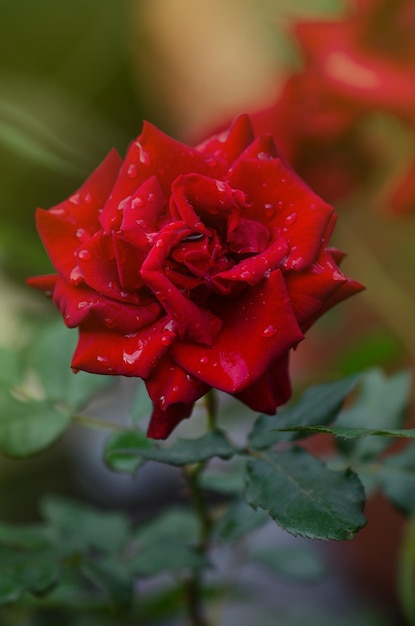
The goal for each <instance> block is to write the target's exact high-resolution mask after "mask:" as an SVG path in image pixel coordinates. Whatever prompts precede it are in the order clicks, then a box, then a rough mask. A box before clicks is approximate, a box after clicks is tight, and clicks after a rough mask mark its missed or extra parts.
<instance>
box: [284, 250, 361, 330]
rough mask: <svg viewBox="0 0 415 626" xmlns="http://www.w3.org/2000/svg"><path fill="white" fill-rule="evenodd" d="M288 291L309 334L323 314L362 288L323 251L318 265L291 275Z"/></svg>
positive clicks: (287, 275)
mask: <svg viewBox="0 0 415 626" xmlns="http://www.w3.org/2000/svg"><path fill="white" fill-rule="evenodd" d="M285 278H286V285H287V290H288V293H289V296H290V300H291V304H292V306H293V309H294V311H295V315H296V318H297V320H298V323H299V325H300V327H301V329H302V330H303V331H304V332H305V331H306V330H307V329H308V328H309V327H310V326H311V325H312V324H313V323H314V322H315V321H316V320H317V319H318V318H319V317H320V316H321V315H322V313H323V312H325V311H327V310H328V309H330V308H331V307H332V306H334V305H335V304H336V303H337V302H340V301H341V300H344V299H345V298H347V297H348V296H349V295H352V293H357V291H360V290H361V289H362V286H361V285H360V284H359V283H357V282H355V281H350V280H349V279H347V278H346V277H345V276H344V275H343V274H342V273H341V272H340V270H339V268H338V267H337V265H336V263H335V261H334V259H333V257H332V256H331V254H330V253H329V252H328V251H327V250H322V251H321V253H320V255H319V258H318V261H317V263H315V264H314V265H313V266H312V267H311V268H309V269H308V270H307V271H306V272H288V273H287V274H286V275H285Z"/></svg>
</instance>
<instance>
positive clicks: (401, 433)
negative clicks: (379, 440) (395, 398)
mask: <svg viewBox="0 0 415 626" xmlns="http://www.w3.org/2000/svg"><path fill="white" fill-rule="evenodd" d="M277 430H282V431H284V432H285V431H289V432H296V433H300V434H304V435H307V434H313V433H314V434H316V433H327V434H329V435H334V436H335V437H343V438H344V439H358V438H360V437H401V438H403V439H415V428H397V429H394V430H384V429H382V428H378V429H377V428H347V427H346V426H343V427H342V426H335V427H333V428H330V427H329V426H293V427H291V428H281V429H280V428H278V429H277Z"/></svg>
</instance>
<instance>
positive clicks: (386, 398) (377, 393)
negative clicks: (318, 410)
mask: <svg viewBox="0 0 415 626" xmlns="http://www.w3.org/2000/svg"><path fill="white" fill-rule="evenodd" d="M410 387H411V375H410V373H409V372H408V371H403V372H399V373H398V374H395V375H394V376H390V377H389V378H387V377H386V376H384V374H383V373H382V372H381V371H380V370H377V369H375V370H371V371H369V372H367V373H366V374H365V376H364V378H363V380H362V385H361V389H360V393H359V396H358V399H357V400H356V402H355V403H354V404H353V406H352V407H350V408H347V409H345V410H343V411H342V412H341V413H340V415H339V416H338V418H337V420H336V427H339V428H340V427H347V428H356V429H364V428H368V429H373V428H374V425H375V430H377V431H378V433H374V434H379V435H381V434H382V433H381V431H384V432H385V433H386V432H387V431H393V430H397V429H400V427H401V426H402V424H403V421H404V419H405V417H406V413H407V408H408V402H409V393H410ZM390 436H394V435H390ZM396 436H405V435H403V434H399V430H398V433H397V435H396ZM408 436H411V435H410V433H408ZM388 445H389V442H388V441H387V440H386V439H384V438H382V437H381V436H380V437H376V438H375V437H367V438H364V439H359V441H353V442H347V444H346V445H343V446H342V450H343V451H344V452H346V453H348V455H349V456H350V455H352V456H353V458H354V459H356V458H359V459H367V458H374V457H376V456H378V455H379V454H380V453H381V452H382V451H383V450H384V449H385V448H387V447H388Z"/></svg>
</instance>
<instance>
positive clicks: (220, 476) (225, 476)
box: [199, 466, 244, 494]
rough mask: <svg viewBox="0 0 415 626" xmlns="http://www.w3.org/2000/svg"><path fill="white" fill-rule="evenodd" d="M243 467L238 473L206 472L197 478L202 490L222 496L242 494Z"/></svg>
mask: <svg viewBox="0 0 415 626" xmlns="http://www.w3.org/2000/svg"><path fill="white" fill-rule="evenodd" d="M243 470H244V466H243V467H242V468H240V471H234V472H233V471H225V472H206V473H203V474H201V476H200V477H199V484H200V486H201V487H202V488H203V489H207V490H208V491H216V492H217V493H223V494H234V493H237V494H239V493H242V491H243V488H244V471H243Z"/></svg>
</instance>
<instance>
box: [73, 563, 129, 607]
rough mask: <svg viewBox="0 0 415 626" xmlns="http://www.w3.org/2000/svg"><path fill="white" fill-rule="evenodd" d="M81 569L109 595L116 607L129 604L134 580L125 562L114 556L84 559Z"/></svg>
mask: <svg viewBox="0 0 415 626" xmlns="http://www.w3.org/2000/svg"><path fill="white" fill-rule="evenodd" d="M81 571H82V573H83V574H84V575H85V576H86V577H87V578H88V579H89V580H90V581H91V582H93V583H94V584H95V585H96V586H97V587H98V588H99V589H101V590H102V591H103V592H104V593H105V594H106V595H108V596H109V598H110V601H111V603H112V604H114V605H115V606H117V607H123V606H127V605H128V604H130V602H131V599H132V595H133V582H134V581H133V576H132V575H131V573H130V570H129V568H128V566H127V565H126V563H123V562H121V561H119V560H118V559H115V558H114V557H107V558H105V559H101V560H100V561H92V560H90V559H86V560H84V561H83V563H82V566H81Z"/></svg>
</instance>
